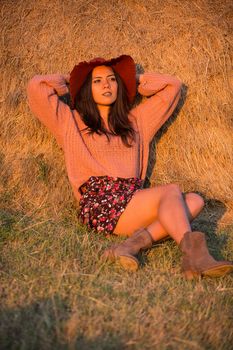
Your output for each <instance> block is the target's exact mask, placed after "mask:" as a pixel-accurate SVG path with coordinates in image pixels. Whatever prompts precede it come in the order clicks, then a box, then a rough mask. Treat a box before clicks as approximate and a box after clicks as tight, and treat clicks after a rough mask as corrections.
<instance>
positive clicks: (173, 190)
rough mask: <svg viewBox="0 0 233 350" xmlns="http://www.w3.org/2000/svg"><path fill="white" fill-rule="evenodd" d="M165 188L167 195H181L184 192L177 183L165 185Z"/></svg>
mask: <svg viewBox="0 0 233 350" xmlns="http://www.w3.org/2000/svg"><path fill="white" fill-rule="evenodd" d="M164 189H165V191H164V193H165V194H166V195H179V196H180V195H181V194H182V192H181V190H180V187H179V185H177V184H173V183H171V184H167V185H164Z"/></svg>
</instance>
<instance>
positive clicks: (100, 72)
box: [28, 55, 233, 278]
mask: <svg viewBox="0 0 233 350" xmlns="http://www.w3.org/2000/svg"><path fill="white" fill-rule="evenodd" d="M137 79H138V83H139V86H138V92H139V93H140V94H141V95H143V96H146V97H149V98H148V99H147V100H146V101H145V102H143V103H141V104H140V105H138V106H137V107H135V108H132V103H133V101H134V97H135V94H136V70H135V63H134V61H133V59H132V58H131V57H130V56H127V55H123V56H120V57H117V58H115V59H111V60H105V59H101V58H96V59H94V60H92V61H90V62H81V63H79V64H78V65H77V66H75V67H74V69H73V70H72V72H71V75H70V77H69V76H62V75H58V74H54V75H46V76H36V77H34V78H33V79H32V80H31V81H30V82H29V85H28V99H29V104H30V108H31V110H32V112H33V113H34V114H35V115H37V117H38V118H39V119H40V120H41V121H42V122H43V123H44V124H45V125H46V126H47V127H48V128H49V129H50V130H51V132H52V133H53V134H54V135H55V137H56V139H57V142H58V143H59V145H60V146H61V147H62V148H63V151H64V154H65V162H66V167H67V172H68V177H69V180H70V183H71V185H72V188H73V191H74V194H75V196H76V198H77V199H78V200H80V214H79V217H80V220H81V222H82V223H84V224H87V225H88V227H89V228H91V229H94V230H96V232H104V233H106V234H109V233H110V234H111V233H114V234H117V235H126V236H129V238H128V239H126V240H125V241H124V242H123V243H121V244H118V245H115V246H112V247H110V248H109V249H107V250H106V251H105V252H104V254H103V257H104V258H105V259H109V260H113V261H115V260H119V262H120V263H121V265H122V266H123V267H124V268H126V269H129V270H136V269H137V268H138V265H139V262H138V259H137V257H136V256H137V254H138V253H139V251H140V250H143V249H147V248H150V247H151V246H152V243H153V242H156V241H158V240H161V239H163V238H165V237H167V236H168V235H169V236H170V237H172V238H173V239H174V240H175V241H176V242H177V244H178V245H179V247H180V249H181V251H182V254H183V257H182V271H183V272H184V274H185V276H186V277H187V278H193V277H195V276H213V277H216V276H221V275H225V274H226V273H228V272H231V271H232V270H233V264H232V263H230V262H227V261H220V262H218V261H216V260H214V258H213V257H212V256H211V255H210V254H209V252H208V249H207V245H206V241H205V236H204V234H203V233H201V232H191V227H190V222H191V220H192V219H193V218H195V217H196V216H197V215H198V214H199V212H200V211H201V209H202V208H203V205H204V203H203V199H202V198H201V197H200V196H199V195H197V194H195V193H188V194H186V195H184V196H183V195H182V193H181V191H180V190H179V188H178V186H177V185H175V184H168V185H164V186H157V187H153V188H147V189H143V182H144V180H145V176H146V169H147V164H148V155H149V143H150V141H151V140H152V138H153V136H154V134H155V133H156V132H157V130H158V129H159V128H160V127H161V126H162V124H163V123H164V122H165V121H166V120H167V119H168V117H169V116H170V115H171V114H172V112H173V111H174V109H175V107H176V105H177V103H178V100H179V98H180V90H181V82H180V81H179V80H178V79H177V78H175V77H172V76H169V75H162V74H159V73H145V74H142V75H139V76H138V77H137ZM67 84H69V87H70V95H71V99H72V108H70V107H69V106H68V105H66V104H65V103H63V102H61V101H60V99H59V96H62V95H64V94H66V93H68V92H69V90H68V86H67Z"/></svg>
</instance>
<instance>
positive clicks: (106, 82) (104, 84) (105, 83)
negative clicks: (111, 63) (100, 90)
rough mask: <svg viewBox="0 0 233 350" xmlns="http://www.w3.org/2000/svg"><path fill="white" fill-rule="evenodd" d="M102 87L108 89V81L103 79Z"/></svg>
mask: <svg viewBox="0 0 233 350" xmlns="http://www.w3.org/2000/svg"><path fill="white" fill-rule="evenodd" d="M103 86H104V87H109V86H110V84H109V81H108V79H105V80H104V81H103Z"/></svg>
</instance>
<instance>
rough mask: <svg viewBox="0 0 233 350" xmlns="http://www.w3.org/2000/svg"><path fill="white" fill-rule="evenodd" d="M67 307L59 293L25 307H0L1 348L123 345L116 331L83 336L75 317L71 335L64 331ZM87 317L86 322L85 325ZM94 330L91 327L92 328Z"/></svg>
mask: <svg viewBox="0 0 233 350" xmlns="http://www.w3.org/2000/svg"><path fill="white" fill-rule="evenodd" d="M70 314H71V312H70V309H69V307H68V306H67V305H66V302H65V301H64V300H62V299H61V298H60V297H59V296H57V297H54V298H53V297H52V298H49V299H42V300H39V301H36V302H34V303H32V304H29V305H27V306H25V307H15V308H12V309H10V308H2V309H1V312H0V349H1V350H11V349H12V350H13V349H24V350H34V349H35V350H36V349H40V350H43V349H46V350H50V349H51V350H54V349H56V350H59V349H61V350H63V349H64V350H65V349H82V350H92V349H93V350H103V349H106V350H108V349H109V350H113V349H116V350H117V349H124V348H125V345H124V344H123V343H122V341H121V340H120V339H119V336H118V335H117V334H112V333H111V332H107V331H106V333H104V334H101V335H99V336H98V337H95V336H94V335H93V338H92V337H91V338H87V337H85V335H84V334H83V333H84V332H83V331H82V329H80V324H81V321H79V320H78V321H77V324H76V327H77V328H75V329H72V332H71V333H72V336H70V334H68V335H67V334H66V333H67V330H66V328H65V325H66V323H67V320H68V319H69V317H70ZM87 323H88V318H87V320H86V326H87V328H88V324H87ZM93 331H94V332H95V330H93Z"/></svg>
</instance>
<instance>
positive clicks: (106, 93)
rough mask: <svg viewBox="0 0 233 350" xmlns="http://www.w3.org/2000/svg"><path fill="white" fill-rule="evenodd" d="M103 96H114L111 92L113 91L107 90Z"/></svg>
mask: <svg viewBox="0 0 233 350" xmlns="http://www.w3.org/2000/svg"><path fill="white" fill-rule="evenodd" d="M103 96H112V93H111V92H105V93H104V94H103Z"/></svg>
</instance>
